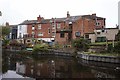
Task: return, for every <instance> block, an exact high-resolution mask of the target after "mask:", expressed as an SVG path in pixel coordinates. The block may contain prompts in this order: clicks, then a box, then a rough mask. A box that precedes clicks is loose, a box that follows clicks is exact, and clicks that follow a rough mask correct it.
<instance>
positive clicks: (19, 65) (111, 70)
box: [7, 56, 119, 78]
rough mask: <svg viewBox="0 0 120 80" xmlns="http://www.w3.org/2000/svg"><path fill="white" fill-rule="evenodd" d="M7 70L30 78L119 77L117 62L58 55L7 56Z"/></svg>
mask: <svg viewBox="0 0 120 80" xmlns="http://www.w3.org/2000/svg"><path fill="white" fill-rule="evenodd" d="M8 63H9V64H7V66H8V70H14V71H16V73H18V74H20V75H22V76H24V77H31V78H119V76H118V75H119V71H116V70H115V67H117V66H118V64H108V63H100V62H99V63H98V62H90V61H84V60H81V59H74V58H69V57H58V56H52V57H50V56H49V57H48V56H41V57H39V59H38V60H34V59H32V58H29V59H25V60H19V59H18V58H16V57H13V56H12V57H8Z"/></svg>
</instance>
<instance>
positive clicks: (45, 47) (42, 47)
mask: <svg viewBox="0 0 120 80" xmlns="http://www.w3.org/2000/svg"><path fill="white" fill-rule="evenodd" d="M39 51H44V52H46V51H48V45H47V44H45V43H43V44H37V45H35V46H34V47H33V52H39Z"/></svg>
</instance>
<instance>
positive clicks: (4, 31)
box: [1, 26, 10, 39]
mask: <svg viewBox="0 0 120 80" xmlns="http://www.w3.org/2000/svg"><path fill="white" fill-rule="evenodd" d="M1 27H2V38H3V39H5V36H7V35H8V34H9V33H10V27H9V26H1Z"/></svg>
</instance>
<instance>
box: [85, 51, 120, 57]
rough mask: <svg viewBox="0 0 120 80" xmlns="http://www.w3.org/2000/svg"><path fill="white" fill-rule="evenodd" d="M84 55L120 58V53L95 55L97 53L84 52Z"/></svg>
mask: <svg viewBox="0 0 120 80" xmlns="http://www.w3.org/2000/svg"><path fill="white" fill-rule="evenodd" d="M84 54H90V55H98V56H115V57H118V56H120V54H119V53H95V52H84Z"/></svg>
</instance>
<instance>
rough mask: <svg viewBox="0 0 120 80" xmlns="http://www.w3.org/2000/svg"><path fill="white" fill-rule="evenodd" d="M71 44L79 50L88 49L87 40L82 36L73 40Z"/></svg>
mask: <svg viewBox="0 0 120 80" xmlns="http://www.w3.org/2000/svg"><path fill="white" fill-rule="evenodd" d="M72 46H73V47H74V48H75V49H76V50H79V51H87V50H88V49H89V42H88V41H87V40H85V39H83V38H79V39H76V40H73V42H72Z"/></svg>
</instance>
